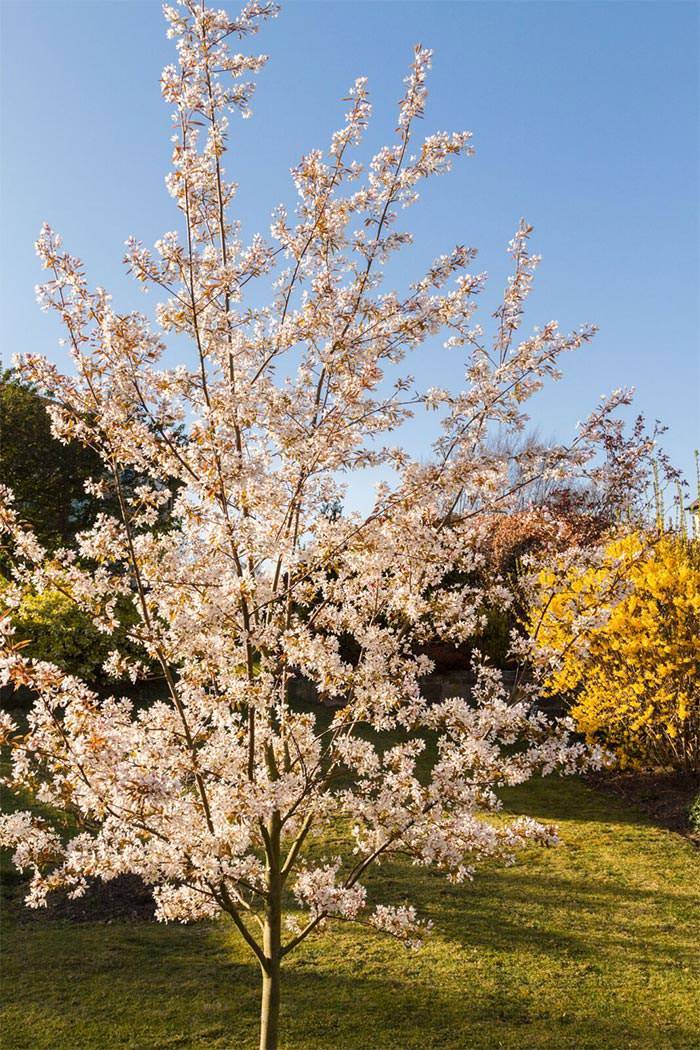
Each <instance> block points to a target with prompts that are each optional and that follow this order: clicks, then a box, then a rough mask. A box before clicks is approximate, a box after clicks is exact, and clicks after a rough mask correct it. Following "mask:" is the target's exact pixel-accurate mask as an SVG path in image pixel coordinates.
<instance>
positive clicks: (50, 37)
mask: <svg viewBox="0 0 700 1050" xmlns="http://www.w3.org/2000/svg"><path fill="white" fill-rule="evenodd" d="M223 3H224V0H217V4H216V6H221V5H222V4H223ZM0 7H1V10H2V94H3V110H2V263H1V265H2V273H1V274H0V281H1V286H0V291H1V294H2V344H3V353H4V356H5V358H6V360H8V363H9V357H10V356H11V354H12V353H13V352H15V351H38V352H45V353H47V354H48V355H49V356H51V357H52V358H53V359H55V360H61V358H62V351H61V350H60V349H59V348H58V346H57V340H58V337H59V334H60V333H59V332H58V330H57V327H56V322H55V320H54V319H53V318H50V317H47V316H45V315H43V314H41V313H40V312H39V310H38V308H37V307H36V305H35V302H34V285H35V283H36V282H37V281H38V280H39V279H40V278H41V273H40V270H39V268H38V264H37V261H36V259H35V257H34V253H33V247H32V245H33V241H34V239H35V236H36V234H37V232H38V229H39V227H40V225H41V223H42V222H43V221H44V220H47V221H49V222H50V223H51V225H52V226H54V228H55V229H57V230H58V231H59V232H60V233H61V234H62V235H63V237H64V240H65V243H66V246H67V247H68V248H69V249H70V250H71V251H72V252H74V253H75V254H78V255H80V256H81V257H82V258H83V260H84V261H85V263H86V267H87V272H88V277H89V279H90V281H91V282H92V283H94V284H101V285H103V286H105V287H107V288H109V289H110V290H111V291H113V293H114V295H115V305H116V307H117V308H118V309H122V308H123V309H130V308H133V307H138V308H140V309H143V308H144V306H146V305H149V300H145V301H144V299H143V296H142V295H141V294H140V293H139V291H138V290H137V289H136V288H134V286H133V284H132V282H131V281H130V279H129V278H126V277H125V276H124V275H123V267H122V265H121V256H122V246H123V242H124V240H125V238H126V237H127V236H128V235H129V234H132V233H133V234H134V235H136V236H137V237H139V238H140V239H142V240H143V241H144V242H146V243H147V244H151V243H152V242H153V241H154V240H155V239H156V238H157V237H159V236H160V235H161V234H162V233H163V232H164V231H165V230H169V229H174V228H176V226H177V224H178V215H177V212H176V210H175V208H174V204H173V203H172V202H171V200H170V198H169V197H168V196H167V194H166V192H165V189H164V186H163V176H164V174H165V172H166V170H167V168H168V159H169V151H170V144H169V134H170V130H169V111H168V107H167V106H166V105H165V103H163V102H162V101H161V99H160V93H159V86H158V79H159V75H160V70H161V68H162V66H163V65H164V64H166V63H167V62H170V61H172V60H173V47H172V43H171V42H170V41H167V40H166V38H165V34H164V23H163V19H162V16H161V11H160V5H159V3H157V2H155V0H118V2H115V0H50V2H47V0H0ZM232 9H236V10H237V8H235V5H233V7H232ZM699 10H700V8H699V7H698V6H697V5H696V4H695V3H692V2H687V3H686V2H675V3H664V2H647V3H638V2H636V0H617V2H586V3H576V2H572V3H569V2H567V0H554V2H548V3H540V2H526V0H523V2H508V3H505V2H499V0H489V2H485V3H482V2H473V3H472V2H461V3H452V2H436V0H433V2H427V3H426V2H407V0H395V2H365V3H361V2H357V0H352V2H351V0H343V2H315V3H309V2H290V3H287V4H286V5H285V6H284V10H283V12H282V14H281V16H280V18H279V19H278V20H277V21H276V22H273V23H271V24H270V25H268V26H267V27H265V28H264V29H263V31H262V33H261V34H260V36H259V37H258V40H257V44H256V45H254V46H255V47H256V48H259V49H260V50H263V51H265V52H267V53H269V55H270V63H269V65H268V66H267V68H266V69H265V70H264V71H263V73H262V74H261V76H260V78H259V87H258V93H257V96H256V102H255V105H254V115H253V118H252V119H251V120H250V121H247V122H242V121H238V120H236V121H235V122H234V125H233V146H232V152H231V154H229V157H228V161H227V168H228V171H229V173H230V174H231V175H232V177H234V178H235V179H236V180H237V181H238V182H239V183H240V193H239V196H238V214H239V216H240V218H241V219H242V220H243V223H244V230H245V232H247V233H249V234H252V233H253V232H254V231H256V230H262V231H263V232H267V229H268V226H269V215H270V212H271V210H272V208H273V206H274V205H275V204H276V203H277V202H278V201H280V200H285V201H287V202H291V201H292V199H293V198H292V193H291V180H290V177H289V168H290V167H291V166H292V165H293V164H295V163H296V161H297V159H298V158H299V156H300V154H301V153H302V152H304V151H306V150H308V149H311V148H314V147H316V146H324V145H325V144H326V142H327V141H328V139H329V137H330V134H331V132H332V131H333V130H334V129H335V128H336V127H337V126H339V124H340V123H341V119H342V113H343V108H344V107H343V105H342V103H340V102H339V101H338V100H339V99H341V98H342V97H343V95H344V94H345V93H346V90H347V88H348V87H349V86H350V84H351V83H352V82H353V80H354V79H355V77H356V76H358V75H366V76H368V77H369V82H370V89H371V91H372V96H373V101H374V107H375V114H374V120H373V126H372V130H371V133H370V135H369V137H368V145H369V147H370V148H371V147H373V146H378V145H380V144H381V143H382V142H383V141H386V140H389V139H390V137H391V134H392V131H393V128H394V127H395V102H396V100H397V99H398V98H399V97H400V94H401V90H402V77H403V76H404V74H405V71H406V67H407V65H408V62H409V61H410V57H411V49H412V45H413V44H414V43H415V42H418V41H420V42H421V43H422V44H424V45H425V46H427V47H431V48H433V49H434V51H435V56H434V69H433V74H432V78H431V82H430V87H431V94H430V99H429V105H428V111H427V115H426V120H425V122H424V130H425V132H426V133H429V132H430V131H433V130H436V129H446V130H457V129H462V128H467V129H469V130H471V131H473V132H474V145H475V147H476V156H475V157H474V158H472V159H469V160H465V161H463V162H461V163H460V164H459V165H458V167H457V168H456V170H455V171H454V172H453V173H452V175H450V176H448V177H447V178H444V179H440V180H436V181H435V182H434V183H433V184H432V186H430V188H429V189H428V190H427V192H425V193H424V195H423V198H422V201H421V203H420V204H419V205H418V206H417V207H416V208H414V209H411V211H410V212H408V213H405V225H408V227H409V228H411V229H413V231H414V232H415V234H416V244H415V247H414V248H412V249H411V250H410V252H408V253H407V254H406V256H405V257H404V259H405V261H404V262H403V263H402V264H401V267H400V268H399V270H398V271H396V272H395V273H394V275H393V276H395V277H396V281H397V283H398V284H399V285H401V284H404V283H405V282H406V281H408V280H411V279H413V278H415V277H416V276H417V275H418V274H419V272H420V269H421V267H422V266H423V264H425V263H427V262H428V261H430V260H431V259H432V258H433V257H434V256H435V255H437V254H439V253H441V252H442V251H446V250H448V249H449V248H450V247H452V246H453V244H455V243H466V244H469V245H473V246H476V247H478V248H479V250H480V256H479V262H478V266H479V268H480V269H485V270H487V271H489V273H491V274H492V275H493V277H492V280H493V288H492V291H491V293H490V297H489V296H487V297H486V299H485V306H486V308H487V310H488V308H489V307H491V308H492V307H493V303H494V302H495V295H496V293H497V292H498V291H499V290H500V288H501V287H502V285H503V281H504V279H505V275H506V257H505V255H504V249H505V246H506V244H507V241H508V240H509V238H510V236H511V235H512V233H513V231H514V229H515V227H516V225H517V222H518V219H519V218H520V216H521V215H523V216H525V217H526V218H527V219H528V221H530V222H531V223H532V224H533V225H534V226H535V229H536V232H535V238H534V241H533V244H534V250H536V251H538V252H540V253H541V254H542V255H543V256H544V261H543V264H542V267H541V269H540V272H539V277H538V280H537V288H536V292H535V294H534V295H533V298H532V308H531V311H530V314H529V318H528V319H529V322H530V323H531V324H538V323H542V322H544V321H546V320H549V319H551V318H556V319H557V320H558V321H559V322H560V323H561V325H562V326H563V327H568V326H574V325H577V324H579V323H582V322H586V321H593V322H596V323H597V324H599V325H600V329H601V330H600V334H599V335H598V337H597V338H596V340H595V342H594V344H593V345H592V346H591V347H590V348H588V349H586V350H583V351H581V352H580V353H579V354H578V355H575V356H572V357H569V358H568V359H567V360H566V370H567V378H566V379H565V381H564V382H563V383H561V384H559V385H558V386H556V387H555V388H554V389H553V390H552V391H551V392H549V393H547V394H545V395H541V396H540V397H539V398H538V400H537V402H536V404H535V406H534V409H535V411H534V415H535V421H536V423H537V424H538V426H539V428H540V430H541V432H542V433H543V434H544V435H545V436H556V437H558V438H565V437H567V436H568V435H569V434H570V433H571V430H572V428H573V426H574V425H575V423H576V422H577V420H579V419H581V418H582V417H584V416H585V415H586V414H587V413H588V411H589V409H590V408H591V407H593V405H594V404H595V402H596V401H597V400H598V398H599V397H600V395H601V394H602V393H603V392H605V391H609V390H611V389H613V388H615V387H617V386H621V385H634V386H635V387H636V389H637V404H638V407H639V409H640V410H642V411H643V412H644V413H645V414H647V415H648V417H650V418H652V419H653V418H660V419H661V420H663V421H664V422H666V423H667V424H668V425H669V428H670V429H669V433H668V435H667V437H666V442H665V443H666V446H667V448H668V450H669V452H670V453H671V455H672V458H673V459H674V461H675V462H676V463H677V464H678V465H679V466H681V467H682V468H683V469H684V470H685V472H686V474H687V475H688V476H691V477H692V473H693V471H692V451H693V449H694V448H695V447H697V445H698V444H699V443H700V441H699V435H698V417H699V415H700V412H699V397H700V394H699V387H700V350H699V325H698V156H699V151H698V129H699V127H700V123H699V121H698V116H699V114H698V75H697V71H698V13H699ZM402 218H403V216H402ZM412 369H413V371H414V372H415V373H416V374H417V375H418V377H419V378H420V377H424V378H429V379H430V381H431V382H433V383H439V384H442V385H449V384H450V383H451V382H453V381H454V379H455V377H456V371H455V364H454V363H450V362H449V361H448V360H447V358H446V357H445V356H444V355H442V354H441V353H440V352H439V351H435V352H432V351H430V352H428V353H427V354H426V355H425V357H424V359H423V360H422V362H421V361H420V360H418V359H417V360H416V362H415V363H412ZM443 373H444V374H443ZM420 437H421V435H420V433H418V432H417V431H416V429H415V428H414V429H413V432H412V435H411V438H410V440H411V442H417V441H419V440H420Z"/></svg>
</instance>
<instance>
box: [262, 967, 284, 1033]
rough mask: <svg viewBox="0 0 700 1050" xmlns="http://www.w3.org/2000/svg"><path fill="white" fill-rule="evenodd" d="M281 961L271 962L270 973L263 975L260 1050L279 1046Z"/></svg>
mask: <svg viewBox="0 0 700 1050" xmlns="http://www.w3.org/2000/svg"><path fill="white" fill-rule="evenodd" d="M279 1014H280V959H279V956H278V957H277V959H275V960H270V965H269V970H268V972H265V971H263V975H262V999H261V1002H260V1050H277V1048H278V1046H279V1042H278V1040H279Z"/></svg>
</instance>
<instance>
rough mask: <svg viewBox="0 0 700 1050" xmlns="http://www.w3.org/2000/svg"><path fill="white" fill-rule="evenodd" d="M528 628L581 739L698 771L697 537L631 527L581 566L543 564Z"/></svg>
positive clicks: (651, 762)
mask: <svg viewBox="0 0 700 1050" xmlns="http://www.w3.org/2000/svg"><path fill="white" fill-rule="evenodd" d="M529 630H530V635H531V637H533V638H535V640H536V642H537V644H538V646H542V647H544V648H545V650H546V651H548V652H549V653H550V654H552V655H553V657H554V661H553V664H552V667H553V670H552V671H551V673H550V674H549V677H548V679H547V683H546V689H547V691H548V693H549V694H550V695H554V694H558V695H564V696H568V697H570V698H571V700H572V706H571V715H572V717H573V718H574V719H575V721H576V724H577V726H578V728H579V730H580V731H581V732H583V733H585V734H586V736H587V737H588V738H589V739H596V740H602V741H603V742H605V743H606V744H607V745H608V746H610V747H612V748H613V749H614V750H616V752H617V754H618V757H619V759H620V761H621V762H622V763H623V764H626V765H636V766H645V767H664V768H668V767H672V768H675V769H680V770H685V771H688V772H690V771H692V772H699V771H700V543H699V542H698V540H697V539H689V538H687V537H685V536H682V535H678V534H673V533H666V534H661V535H655V536H651V537H650V536H648V535H645V534H643V533H639V532H637V533H631V534H629V535H626V536H623V537H621V538H616V539H614V540H611V541H610V543H609V544H608V545H607V546H606V547H605V549H604V552H603V555H602V558H600V559H599V560H598V562H594V563H592V564H590V565H589V566H588V567H583V568H582V567H578V568H575V567H569V568H568V569H566V570H565V571H564V573H563V576H562V574H560V573H559V572H558V571H557V567H554V568H549V569H545V570H543V571H542V572H540V574H539V578H538V598H537V600H536V602H535V603H534V606H533V608H532V610H531V614H530V623H529Z"/></svg>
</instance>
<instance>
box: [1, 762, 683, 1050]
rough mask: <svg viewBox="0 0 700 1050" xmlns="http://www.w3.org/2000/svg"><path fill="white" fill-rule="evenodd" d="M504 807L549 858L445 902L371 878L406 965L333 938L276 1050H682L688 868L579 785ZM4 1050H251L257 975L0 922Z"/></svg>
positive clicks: (443, 897)
mask: <svg viewBox="0 0 700 1050" xmlns="http://www.w3.org/2000/svg"><path fill="white" fill-rule="evenodd" d="M508 804H509V807H510V808H511V809H512V810H513V811H514V812H521V811H522V812H528V813H531V814H532V815H534V816H537V817H541V818H544V819H547V820H556V821H557V822H558V823H559V824H560V827H561V832H562V837H563V839H564V844H563V845H562V846H561V847H560V848H558V849H556V850H552V851H546V852H540V851H536V850H532V851H530V852H528V853H527V854H526V855H522V856H521V858H520V859H519V861H518V863H517V865H516V866H515V867H512V868H508V869H498V868H495V867H494V868H488V869H484V870H482V872H481V873H480V874H479V875H478V876H477V879H476V881H475V882H474V883H473V885H469V886H466V887H453V886H450V885H448V884H447V883H446V882H445V881H444V880H443V879H442V878H441V877H439V876H436V875H435V874H433V873H431V872H429V871H425V870H422V869H416V868H412V867H407V866H394V865H392V866H385V867H383V868H381V869H379V870H378V871H377V872H376V873H375V875H374V878H373V881H372V882H371V883H370V886H371V888H372V890H373V894H374V895H375V896H376V897H377V899H381V900H387V899H391V900H394V901H396V902H398V901H401V900H402V899H404V898H405V897H408V898H410V899H411V900H412V901H414V902H415V903H416V904H417V905H418V907H419V910H420V912H421V913H422V914H423V915H425V916H427V917H429V918H431V919H432V920H433V923H434V927H435V928H434V932H433V935H432V937H431V938H430V939H429V941H428V942H427V944H426V947H425V948H424V950H423V951H422V952H420V953H410V952H409V953H407V952H406V951H405V950H404V949H403V948H402V947H401V946H399V945H397V944H395V943H394V942H391V941H388V940H385V939H383V938H382V937H381V936H379V935H374V934H370V935H367V934H366V932H365V931H359V930H356V929H354V928H353V927H351V926H343V927H341V928H339V929H338V928H336V929H335V930H333V931H332V932H328V933H324V934H323V935H322V936H321V937H319V938H318V939H317V940H315V941H312V942H310V943H308V944H307V945H305V946H304V947H303V948H302V949H300V950H299V951H298V953H297V954H295V955H293V956H292V957H290V960H289V965H288V967H287V970H286V973H285V978H284V1005H283V1032H284V1038H283V1042H282V1045H283V1047H284V1048H286V1050H329V1048H338V1050H366V1048H368V1047H371V1048H376V1050H412V1048H415V1050H430V1048H444V1050H448V1048H449V1050H457V1048H459V1050H486V1048H488V1050H497V1048H508V1050H510V1048H512V1050H516V1048H517V1050H538V1048H545V1047H546V1048H548V1050H565V1048H571V1050H586V1048H590V1050H601V1048H606V1050H624V1048H630V1050H632V1048H634V1050H637V1048H648V1050H664V1048H668V1050H691V1048H692V1050H695V1048H696V1047H697V1046H698V1032H699V1031H700V1007H699V1005H698V1004H699V1003H700V977H699V975H700V854H698V852H697V850H694V849H693V847H692V846H691V845H690V844H689V843H688V842H686V841H685V840H683V839H682V838H680V837H679V836H677V835H674V834H673V833H671V832H666V831H663V830H660V829H658V828H655V827H653V826H651V825H650V824H649V823H648V822H647V821H646V820H645V819H644V818H643V817H641V816H640V815H638V814H637V813H635V812H634V811H631V810H629V809H628V808H625V807H624V806H623V805H622V804H621V803H619V802H618V801H617V800H615V799H611V798H610V797H607V796H603V795H600V794H597V793H595V792H593V791H591V790H590V789H588V788H587V787H586V786H585V785H583V784H582V783H581V782H579V781H561V780H548V781H540V782H538V781H536V782H533V783H532V784H529V785H526V786H524V787H522V788H519V789H517V790H514V791H512V792H510V794H509V796H508ZM3 956H4V964H3V970H4V981H3V990H4V999H5V1009H4V1017H3V1036H2V1040H1V1044H0V1045H2V1047H3V1048H4V1050H116V1048H139V1050H147V1048H148V1050H157V1048H161V1047H163V1048H166V1047H192V1048H198V1050H203V1048H205V1047H206V1048H219V1050H221V1048H230V1050H247V1048H254V1047H256V1046H257V1035H256V1029H257V1013H258V973H257V969H256V967H255V966H254V965H253V963H252V961H251V960H250V959H249V957H248V956H247V955H246V952H245V951H244V949H243V946H242V945H241V943H239V940H238V939H237V937H236V935H235V933H234V932H233V931H232V930H231V929H230V928H229V927H228V926H227V925H226V924H224V923H221V924H216V925H212V926H206V925H204V926H195V927H183V926H160V925H156V924H146V923H114V924H87V925H70V924H68V923H66V922H50V921H47V920H45V919H43V920H35V919H29V920H28V921H25V920H24V919H21V920H19V921H18V920H17V919H16V918H15V916H14V908H9V909H7V908H6V909H5V921H4V936H3Z"/></svg>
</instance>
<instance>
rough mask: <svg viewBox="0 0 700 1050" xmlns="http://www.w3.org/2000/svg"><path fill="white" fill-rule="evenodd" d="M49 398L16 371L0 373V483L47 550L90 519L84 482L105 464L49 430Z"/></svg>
mask: <svg viewBox="0 0 700 1050" xmlns="http://www.w3.org/2000/svg"><path fill="white" fill-rule="evenodd" d="M46 408H47V401H46V398H45V397H43V396H42V395H41V394H40V393H39V392H38V390H37V389H36V387H34V386H33V385H32V384H31V383H30V382H28V381H27V380H26V379H24V378H23V377H22V376H21V375H20V374H19V373H18V372H16V371H15V370H14V369H6V370H5V371H4V372H3V373H2V376H0V483H2V484H3V485H7V486H8V487H9V488H11V489H12V490H13V492H14V494H15V505H16V508H17V512H18V514H19V516H20V517H21V518H22V519H23V520H24V521H26V522H27V523H28V524H30V525H31V526H32V528H33V529H34V532H35V533H36V535H37V537H38V539H39V540H40V541H41V543H42V544H44V546H46V547H49V548H54V547H58V546H61V545H64V544H67V543H70V542H71V541H72V539H73V538H74V537H75V534H76V533H77V532H79V531H80V530H81V529H84V528H87V527H88V526H89V525H90V524H91V523H92V521H93V519H94V514H95V511H96V502H95V500H94V499H93V498H92V497H90V496H88V494H87V493H86V491H85V488H84V483H85V481H86V480H87V479H88V478H91V477H93V476H97V475H101V474H102V473H103V472H104V467H103V465H102V462H101V460H100V457H99V456H98V455H97V453H96V452H94V451H93V450H92V449H91V448H88V447H86V446H84V445H82V444H80V442H78V441H69V442H68V443H67V444H63V443H62V442H60V441H58V440H56V438H54V437H53V436H52V434H51V420H50V418H49V416H48V413H47V411H46Z"/></svg>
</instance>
